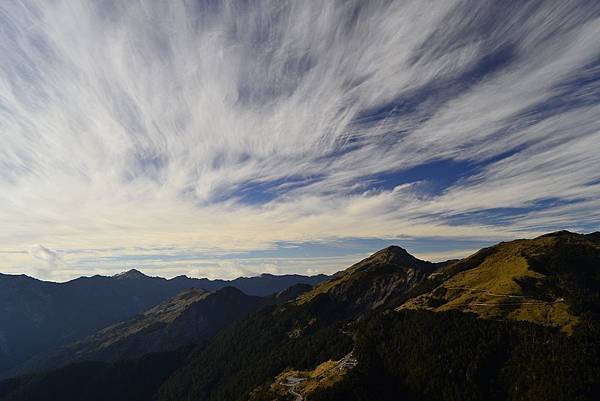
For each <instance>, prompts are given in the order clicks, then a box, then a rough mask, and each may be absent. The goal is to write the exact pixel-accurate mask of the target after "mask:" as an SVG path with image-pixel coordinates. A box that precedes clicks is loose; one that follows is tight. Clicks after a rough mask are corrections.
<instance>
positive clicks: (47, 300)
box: [0, 269, 326, 377]
mask: <svg viewBox="0 0 600 401" xmlns="http://www.w3.org/2000/svg"><path fill="white" fill-rule="evenodd" d="M325 278H326V276H323V275H319V276H312V277H307V276H300V275H284V276H275V275H262V276H259V277H242V278H238V279H235V280H232V281H226V280H208V279H194V278H189V277H186V276H178V277H175V278H173V279H170V280H167V279H164V278H161V277H149V276H146V275H144V274H143V273H142V272H140V271H138V270H135V269H134V270H129V271H127V272H124V273H121V274H118V275H116V276H110V277H107V276H93V277H81V278H78V279H75V280H72V281H68V282H66V283H54V282H47V281H41V280H37V279H34V278H31V277H28V276H25V275H19V276H15V275H5V274H0V377H1V376H2V375H3V374H4V375H6V374H7V373H8V372H9V371H10V370H11V369H14V368H15V367H16V366H17V365H19V364H21V363H23V362H25V361H26V360H27V359H29V358H31V357H33V356H34V355H36V354H39V353H45V352H47V351H49V350H53V349H56V347H58V346H60V345H63V344H67V343H69V342H72V341H75V340H78V339H81V338H83V337H85V336H87V335H90V334H92V333H93V332H94V331H96V330H98V329H101V328H103V327H106V326H108V325H111V324H113V323H117V322H119V321H123V320H126V319H130V318H132V317H134V316H135V315H137V314H140V313H142V312H144V311H145V310H147V309H149V308H152V307H153V306H156V305H157V304H159V303H161V302H163V301H165V300H167V299H169V298H171V297H173V296H175V295H177V294H178V293H180V292H181V291H183V290H186V289H189V288H197V289H203V290H206V291H216V290H218V289H221V288H223V287H227V286H231V287H234V288H237V289H239V290H241V291H243V292H244V293H246V294H248V295H253V296H266V295H271V294H274V293H277V292H279V291H282V290H284V289H286V288H288V287H289V286H291V285H293V284H298V283H303V284H316V283H318V282H321V281H323V280H324V279H325Z"/></svg>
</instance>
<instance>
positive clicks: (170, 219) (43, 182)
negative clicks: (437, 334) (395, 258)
mask: <svg viewBox="0 0 600 401" xmlns="http://www.w3.org/2000/svg"><path fill="white" fill-rule="evenodd" d="M599 38H600V2H598V1H568V0H559V1H552V0H543V1H527V2H525V1H520V0H518V1H508V0H507V1H483V0H473V1H455V0H440V1H428V0H415V1H389V0H386V1H383V0H382V1H378V0H372V1H368V2H366V1H361V0H356V1H351V0H350V1H348V0H346V1H328V2H323V1H320V0H319V1H317V0H315V1H312V0H306V1H283V0H272V1H260V0H256V1H249V0H243V1H242V0H240V1H215V0H197V1H191V0H190V1H183V0H173V1H158V0H157V1H150V0H148V1H139V0H127V1H125V0H121V1H118V0H114V1H113V0H96V1H84V0H81V1H69V0H64V1H63V0H52V1H32V0H7V1H2V2H0V272H3V273H9V274H21V273H24V274H28V275H32V276H35V277H38V278H42V279H47V280H58V281H63V280H68V279H71V278H74V277H77V276H80V275H93V274H115V273H118V272H120V271H123V270H127V269H130V268H137V269H140V270H142V271H144V272H145V273H147V274H150V275H159V276H164V277H173V276H176V275H180V274H186V275H189V276H192V277H210V278H233V277H237V276H241V275H244V276H252V275H257V274H260V273H263V272H266V273H274V274H286V273H301V274H316V273H332V272H335V271H338V270H340V269H342V268H344V267H346V266H348V265H350V264H352V263H353V262H356V261H357V260H359V259H360V258H362V257H365V256H366V255H368V254H370V253H371V252H374V251H376V250H378V249H380V248H383V247H385V246H387V245H390V244H397V245H400V246H402V247H404V248H406V249H407V250H409V251H410V252H411V253H413V254H415V255H417V256H419V257H421V258H424V259H428V260H444V259H448V258H455V257H462V256H465V255H468V254H470V253H472V252H474V251H475V250H477V249H479V248H481V247H483V246H487V245H491V244H494V243H496V242H498V241H503V240H510V239H514V238H529V237H534V236H536V235H539V234H542V233H545V232H550V231H555V230H560V229H569V230H572V231H578V232H591V231H596V230H599V229H600V118H599V117H600V40H599Z"/></svg>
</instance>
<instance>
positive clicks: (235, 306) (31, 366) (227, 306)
mask: <svg viewBox="0 0 600 401" xmlns="http://www.w3.org/2000/svg"><path fill="white" fill-rule="evenodd" d="M264 302H265V300H264V299H263V298H262V297H256V296H250V295H246V294H244V293H243V292H241V291H240V290H238V289H237V288H234V287H224V288H222V289H220V290H217V291H215V292H207V291H205V290H199V289H195V288H192V289H189V290H186V291H183V292H182V293H180V294H178V295H176V296H175V297H173V298H171V299H169V300H167V301H165V302H162V303H160V304H159V305H157V306H155V307H153V308H151V309H149V310H147V311H145V312H144V313H143V314H141V315H139V316H136V317H134V318H132V319H129V320H126V321H124V322H119V323H116V324H114V325H111V326H108V327H106V328H104V329H102V330H99V331H98V332H96V333H94V334H92V335H91V336H89V337H86V338H84V339H83V340H80V341H77V342H74V343H71V344H68V345H66V346H63V347H61V348H60V349H58V350H57V351H54V352H50V353H48V354H46V355H41V356H38V357H36V358H34V359H33V360H31V361H29V362H28V363H27V364H25V366H22V367H21V368H20V369H19V371H20V372H23V373H26V372H28V371H39V370H44V369H49V368H56V367H60V366H64V365H67V364H69V363H73V362H78V361H117V360H121V359H135V358H138V357H141V356H143V355H146V354H150V353H153V352H166V351H174V350H176V349H178V348H180V347H183V346H186V345H190V344H194V343H197V342H200V341H202V340H204V339H206V338H208V337H210V336H211V335H213V334H214V333H216V332H218V331H219V330H220V329H222V328H223V327H225V326H226V325H227V324H229V323H231V322H233V321H234V320H236V319H239V318H240V317H242V316H245V315H247V314H248V313H250V312H251V311H253V310H254V309H256V308H257V307H258V306H259V305H261V304H264Z"/></svg>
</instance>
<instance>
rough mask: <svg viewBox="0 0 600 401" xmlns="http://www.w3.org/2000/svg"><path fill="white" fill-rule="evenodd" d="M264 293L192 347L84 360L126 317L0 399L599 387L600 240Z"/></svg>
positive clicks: (395, 254) (384, 266) (559, 395)
mask: <svg viewBox="0 0 600 401" xmlns="http://www.w3.org/2000/svg"><path fill="white" fill-rule="evenodd" d="M228 291H229V290H228ZM230 292H231V291H230ZM217 293H218V292H214V293H210V294H208V293H204V292H199V291H196V292H186V293H183V294H180V295H179V296H177V297H176V298H174V299H173V300H172V301H170V302H167V303H165V304H162V306H160V307H157V308H155V309H149V311H148V312H147V313H146V314H144V316H147V317H146V319H148V318H149V316H172V314H176V315H178V316H183V315H185V313H183V314H182V313H181V310H186V309H191V307H190V306H188V307H184V308H183V309H182V308H180V307H175V306H173V305H175V304H178V303H179V302H184V303H185V302H186V301H182V300H183V299H185V298H186V297H191V298H192V299H194V301H193V302H191V304H198V305H201V304H202V302H204V301H205V300H206V299H208V298H209V297H210V296H213V295H214V294H217ZM238 295H239V294H238ZM278 297H279V300H276V299H278ZM270 299H271V300H270V301H262V303H261V302H258V303H257V304H256V308H255V309H253V310H249V311H248V312H247V314H244V313H240V316H239V318H237V319H232V321H231V322H229V324H224V325H223V326H222V328H220V330H215V331H214V332H212V333H210V334H208V335H206V336H205V337H203V338H202V339H199V340H197V341H196V342H195V344H194V345H188V344H186V345H183V346H181V347H180V348H177V349H171V350H167V349H160V348H159V349H155V350H157V351H161V352H159V353H148V354H146V355H143V356H141V357H136V354H135V353H133V354H129V359H126V358H122V359H125V360H119V361H117V360H115V359H114V358H113V357H111V358H108V359H107V358H103V357H102V356H98V354H94V353H95V352H97V350H98V349H99V348H102V346H101V345H99V344H104V343H106V341H110V339H111V338H114V337H116V338H118V339H122V338H125V339H126V338H127V337H128V336H127V335H124V334H123V333H129V332H132V331H133V332H136V330H137V329H132V328H138V327H147V326H146V323H144V322H146V320H144V318H143V317H142V318H138V319H137V320H131V321H127V322H124V323H120V324H118V325H117V326H114V327H113V328H109V329H107V330H105V331H102V332H99V333H97V334H95V335H94V337H91V339H90V340H86V341H87V342H85V341H84V343H83V344H84V346H83V348H73V349H83V350H84V351H85V352H89V350H90V349H91V350H92V352H91V353H88V354H87V355H88V356H87V357H86V358H83V359H87V360H86V361H78V362H77V361H74V363H70V364H68V365H66V366H62V367H56V368H54V369H48V366H46V367H45V368H46V369H47V370H45V371H38V372H37V373H33V374H28V375H24V376H20V377H17V378H13V379H10V380H5V381H2V382H0V400H2V401H26V400H36V401H45V400H86V401H90V400H109V399H110V400H128V401H131V400H140V401H142V400H144V401H148V400H156V401H186V400H206V401H216V400H220V401H221V400H222V401H238V400H239V401H242V400H244V401H246V400H250V401H273V400H292V399H294V400H308V401H327V400H329V401H332V400H350V401H352V400H356V401H359V400H361V401H366V400H384V401H386V400H390V401H391V400H507V399H510V400H592V399H595V396H596V395H597V394H598V393H599V392H600V364H598V361H600V345H599V343H598V338H600V234H599V233H593V234H587V235H585V234H576V233H570V232H566V231H561V232H556V233H551V234H547V235H544V236H541V237H538V238H534V239H522V240H515V241H511V242H505V243H500V244H497V245H495V246H492V247H489V248H485V249H482V250H481V251H479V252H477V253H475V254H473V255H471V256H469V257H467V258H464V259H461V260H452V261H448V262H443V263H431V262H427V261H423V260H419V259H418V258H415V257H414V256H412V255H410V254H409V253H408V252H407V251H406V250H404V249H402V248H400V247H397V246H392V247H388V248H385V249H383V250H381V251H379V252H376V253H375V254H373V255H372V256H370V257H368V258H366V259H364V260H362V261H360V262H358V263H356V264H355V265H353V266H350V267H349V268H347V269H345V270H343V271H340V272H339V273H337V274H336V275H334V276H333V277H331V278H330V279H328V280H326V281H323V282H321V283H318V284H316V285H315V286H314V287H313V288H309V287H307V286H299V287H298V286H297V287H295V288H292V289H290V290H288V291H284V292H282V293H280V294H279V295H278V296H273V297H271V298H270ZM169 305H171V306H169ZM170 308H172V311H171V312H169V310H170ZM250 309H252V308H250ZM192 315H193V314H190V316H191V319H190V320H191V321H197V320H201V319H202V318H201V317H199V318H196V317H193V316H196V315H193V316H192ZM197 316H206V314H199V315H197ZM161 319H163V318H158V320H161ZM164 319H166V320H168V319H170V318H168V319H167V318H166V317H165V318H164ZM176 320H177V319H175V320H172V321H171V322H174V321H176ZM169 324H170V323H167V324H166V325H165V326H163V327H168V326H169ZM161 330H162V329H161ZM161 330H159V332H160V331H161ZM141 331H143V329H142V330H141ZM166 332H169V329H167V330H166ZM178 335H179V334H178ZM134 337H136V335H135V334H134ZM94 338H96V339H97V340H98V341H96V342H94ZM107 339H108V340H107ZM117 342H118V341H117ZM125 342H127V341H125ZM151 343H152V342H149V344H151ZM86 347H87V348H86ZM148 349H149V350H152V348H151V347H149V348H148ZM120 352H123V355H124V356H126V355H127V353H126V352H125V351H119V353H120ZM137 356H139V353H138V354H137ZM115 357H118V353H117V355H115Z"/></svg>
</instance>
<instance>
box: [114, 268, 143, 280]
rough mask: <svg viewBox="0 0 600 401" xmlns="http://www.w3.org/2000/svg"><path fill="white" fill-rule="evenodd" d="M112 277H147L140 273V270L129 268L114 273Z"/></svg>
mask: <svg viewBox="0 0 600 401" xmlns="http://www.w3.org/2000/svg"><path fill="white" fill-rule="evenodd" d="M114 277H115V278H120V279H122V278H124V279H136V278H144V277H148V276H146V275H145V274H144V273H142V272H141V271H139V270H137V269H130V270H127V271H126V272H122V273H119V274H116V275H115V276H114Z"/></svg>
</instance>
